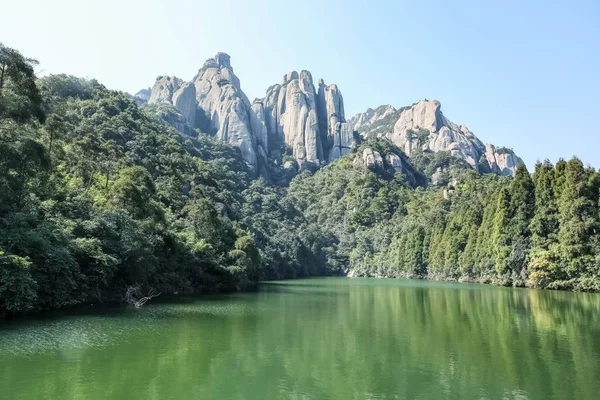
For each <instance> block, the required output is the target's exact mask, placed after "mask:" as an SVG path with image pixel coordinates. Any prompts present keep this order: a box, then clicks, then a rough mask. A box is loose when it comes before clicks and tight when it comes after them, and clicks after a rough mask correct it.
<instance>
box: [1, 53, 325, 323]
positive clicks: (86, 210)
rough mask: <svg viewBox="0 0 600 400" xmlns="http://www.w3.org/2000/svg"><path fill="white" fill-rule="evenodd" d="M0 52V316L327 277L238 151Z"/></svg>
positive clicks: (288, 207) (288, 214) (278, 197)
mask: <svg viewBox="0 0 600 400" xmlns="http://www.w3.org/2000/svg"><path fill="white" fill-rule="evenodd" d="M34 65H35V62H34V61H33V60H29V59H26V58H25V57H24V56H22V55H21V54H20V53H19V52H17V51H15V50H12V49H9V48H6V47H4V46H1V45H0V73H1V77H2V79H1V80H0V171H1V173H0V315H2V314H7V313H17V312H22V311H27V310H37V309H46V308H58V307H63V306H67V305H74V304H78V303H89V302H93V303H98V302H103V301H123V299H124V298H125V294H126V293H128V294H129V297H134V298H135V297H137V298H139V297H142V296H145V295H147V293H148V292H150V291H151V290H152V291H153V293H157V292H162V293H164V294H168V293H174V292H177V293H179V294H185V293H197V292H206V291H220V290H236V289H238V288H240V287H242V286H243V285H245V284H247V283H249V282H254V281H257V280H260V279H273V278H291V277H296V276H309V275H323V274H328V273H330V269H329V268H328V263H327V260H328V255H327V252H328V251H332V250H331V248H332V247H331V246H334V243H333V239H332V238H330V237H328V236H327V234H324V233H322V232H321V231H320V229H319V227H318V226H317V225H315V224H310V223H308V222H307V221H306V220H305V219H304V217H303V215H302V214H301V213H300V212H299V211H298V210H297V209H295V207H294V205H293V204H291V203H290V202H287V201H285V200H283V201H282V198H283V197H284V196H283V193H282V189H278V188H273V187H270V186H267V185H266V184H265V183H264V182H262V181H257V180H252V179H251V174H250V171H249V170H248V168H247V166H246V165H245V163H244V162H243V160H242V158H241V156H240V154H239V151H238V150H237V149H234V148H232V147H230V146H228V145H225V144H223V143H221V142H218V141H214V140H212V139H210V138H209V137H207V136H205V135H202V134H200V135H198V137H197V138H196V139H193V138H182V137H181V136H180V135H179V134H178V133H177V132H176V131H175V129H173V128H172V127H171V126H170V125H168V124H167V123H165V122H164V121H163V120H162V119H161V118H159V117H158V116H156V114H155V110H152V109H150V108H148V109H144V108H139V107H138V106H137V105H136V103H135V102H134V101H133V99H131V98H130V96H128V95H125V94H123V93H120V92H115V91H110V90H107V89H106V88H105V87H104V86H102V85H101V84H99V83H98V82H96V81H94V80H85V79H79V78H75V77H71V76H65V75H52V76H48V77H45V78H43V79H39V80H38V79H36V77H35V75H34V69H33V68H34Z"/></svg>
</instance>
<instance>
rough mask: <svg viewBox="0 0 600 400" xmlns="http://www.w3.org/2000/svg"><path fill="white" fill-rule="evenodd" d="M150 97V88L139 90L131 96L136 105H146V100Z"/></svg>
mask: <svg viewBox="0 0 600 400" xmlns="http://www.w3.org/2000/svg"><path fill="white" fill-rule="evenodd" d="M150 96H152V88H148V89H142V90H140V91H139V92H137V93H136V94H134V95H133V98H134V99H135V101H136V103H138V104H143V103H147V102H148V100H150Z"/></svg>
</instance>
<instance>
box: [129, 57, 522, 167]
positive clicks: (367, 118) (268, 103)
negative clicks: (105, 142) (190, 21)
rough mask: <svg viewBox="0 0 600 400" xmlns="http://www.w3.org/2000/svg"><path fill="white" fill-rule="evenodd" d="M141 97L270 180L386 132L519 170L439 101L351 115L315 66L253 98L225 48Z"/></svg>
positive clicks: (411, 143)
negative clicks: (170, 109) (231, 149)
mask: <svg viewBox="0 0 600 400" xmlns="http://www.w3.org/2000/svg"><path fill="white" fill-rule="evenodd" d="M135 98H136V100H137V101H138V102H139V103H144V102H147V103H148V104H150V105H152V104H170V105H172V106H174V107H175V108H176V109H177V110H178V112H179V113H180V114H181V115H173V113H171V114H170V119H168V122H170V123H171V124H172V125H173V126H175V127H176V128H177V129H178V130H179V131H180V132H181V133H182V134H184V135H188V136H189V135H190V131H193V130H194V129H198V130H200V131H201V132H203V133H206V134H209V135H213V136H215V137H216V138H218V139H220V140H222V141H224V142H226V143H229V144H231V145H233V146H236V147H238V148H239V149H240V151H241V154H242V157H243V158H244V160H245V161H246V163H247V164H248V165H249V166H250V167H252V169H253V170H254V171H256V173H257V174H259V175H262V176H265V177H266V178H269V175H270V172H272V171H274V170H277V169H279V170H282V169H283V170H285V171H286V173H285V175H286V176H288V177H289V176H291V175H290V171H291V172H292V175H293V173H294V171H296V172H297V171H298V170H299V169H302V168H305V167H319V166H321V165H323V164H325V163H328V162H332V161H334V160H336V159H337V158H340V157H342V156H344V155H346V154H348V153H349V152H350V151H351V150H352V149H353V148H355V147H357V145H358V144H359V143H360V142H361V141H364V140H368V139H371V138H386V139H388V140H390V141H391V142H392V143H394V144H395V145H397V146H398V147H400V148H401V149H402V150H403V151H404V153H405V154H406V155H407V156H409V157H410V156H412V155H414V154H416V153H419V152H439V151H446V152H449V153H450V154H452V155H453V156H455V157H458V158H461V159H463V160H465V161H466V162H467V163H468V164H469V165H470V166H471V167H472V168H473V169H475V170H476V171H478V172H481V173H487V172H493V173H496V174H500V175H513V174H514V171H515V170H516V166H517V165H518V164H519V163H520V162H522V161H521V159H520V158H519V157H517V156H516V155H515V154H514V152H513V151H512V150H509V149H506V148H502V147H501V148H497V147H495V146H493V145H490V144H484V143H483V142H481V141H480V140H479V139H478V138H477V137H476V136H475V135H474V134H473V133H472V132H471V131H470V130H469V129H468V128H467V127H466V126H465V125H457V124H455V123H453V122H451V121H450V120H448V119H447V118H446V117H445V116H444V115H443V114H442V112H441V105H440V103H439V102H438V101H436V100H433V101H429V100H423V101H420V102H418V103H415V104H413V105H412V106H409V107H403V108H400V109H396V108H394V107H392V106H390V105H385V106H380V107H378V108H376V109H369V110H367V111H365V112H364V113H360V114H357V115H356V116H354V117H352V118H351V119H349V120H346V116H345V110H344V99H343V97H342V93H341V91H340V89H339V88H338V86H337V85H335V84H330V85H326V84H325V82H324V80H323V79H320V80H319V81H318V88H317V87H315V85H314V82H313V77H312V75H311V73H310V72H309V71H301V72H300V73H298V72H296V71H292V72H289V73H287V74H285V75H284V76H283V79H282V81H281V83H280V84H275V85H273V86H271V87H269V88H268V89H267V91H266V93H265V96H264V97H263V98H259V99H256V100H254V101H253V102H252V103H250V101H249V100H248V97H247V96H246V94H245V93H244V92H243V90H242V87H241V83H240V80H239V78H238V77H237V76H236V75H235V73H234V71H233V67H232V66H231V58H230V56H229V55H227V54H225V53H218V54H217V55H216V56H215V57H214V58H210V59H208V60H207V61H206V62H205V63H204V65H203V66H202V68H200V70H199V71H198V73H197V74H196V75H195V76H194V77H193V78H192V79H191V80H190V81H184V80H182V79H180V78H177V77H171V76H159V77H158V78H157V79H156V81H155V82H154V85H153V86H152V89H151V90H148V89H144V90H141V91H140V92H138V93H137V94H136V95H135ZM286 157H287V158H288V159H287V160H285V158H286ZM289 157H291V158H292V159H293V162H291V161H290V159H289ZM367 159H368V160H370V159H371V157H370V156H369V157H367ZM395 162H396V161H395V160H391V161H389V163H390V164H391V163H395Z"/></svg>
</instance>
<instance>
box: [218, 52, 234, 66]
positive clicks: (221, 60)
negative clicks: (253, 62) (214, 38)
mask: <svg viewBox="0 0 600 400" xmlns="http://www.w3.org/2000/svg"><path fill="white" fill-rule="evenodd" d="M215 61H216V63H217V64H219V66H220V67H221V68H231V57H230V56H229V54H227V53H217V55H216V56H215Z"/></svg>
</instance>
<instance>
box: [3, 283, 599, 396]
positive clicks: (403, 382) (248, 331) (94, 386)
mask: <svg viewBox="0 0 600 400" xmlns="http://www.w3.org/2000/svg"><path fill="white" fill-rule="evenodd" d="M599 396H600V295H598V294H585V293H569V292H552V291H539V290H527V289H513V288H501V287H493V286H486V285H474V284H459V283H443V282H431V281H418V280H393V279H358V278H356V279H351V278H323V279H321V278H319V279H306V280H295V281H282V282H268V283H264V284H261V285H260V287H259V289H258V291H257V292H251V293H235V294H230V295H209V296H208V295H207V296H201V297H197V298H193V299H182V300H180V301H178V302H164V303H159V302H158V301H157V299H155V300H153V301H152V302H151V303H149V304H148V305H146V306H145V307H143V308H141V309H135V308H132V307H121V308H103V309H97V308H92V309H90V311H88V310H85V311H81V310H78V311H73V310H71V311H61V312H54V313H47V314H43V315H41V316H35V317H29V318H27V319H17V320H12V321H10V322H8V323H4V325H1V326H0V398H1V399H2V400H9V399H11V400H12V399H27V400H32V399H61V400H64V399H128V400H130V399H260V400H265V399H303V400H305V399H343V400H348V399H557V400H558V399H560V400H565V399H580V400H581V399H598V398H600V397H599Z"/></svg>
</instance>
